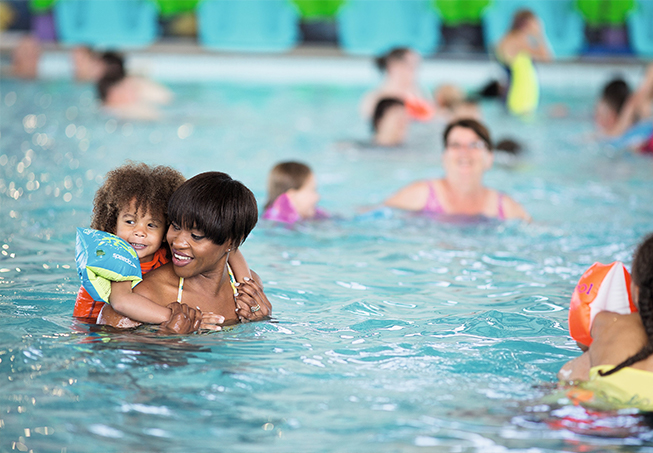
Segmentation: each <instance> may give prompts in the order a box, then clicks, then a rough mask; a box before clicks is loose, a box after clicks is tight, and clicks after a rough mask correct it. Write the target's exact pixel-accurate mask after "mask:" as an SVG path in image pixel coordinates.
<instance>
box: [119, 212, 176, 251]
mask: <svg viewBox="0 0 653 453" xmlns="http://www.w3.org/2000/svg"><path fill="white" fill-rule="evenodd" d="M135 204H136V203H135V202H134V201H132V202H131V203H130V204H129V205H128V206H125V207H124V208H122V209H121V210H120V212H118V223H117V225H116V236H118V237H120V238H122V239H124V240H125V241H127V242H129V243H130V244H131V246H132V247H134V250H136V253H137V254H138V258H139V260H140V261H141V263H145V262H147V261H151V260H152V258H154V254H155V253H156V251H157V250H159V247H161V242H163V235H164V234H165V221H164V219H163V216H162V215H159V216H155V215H152V214H151V213H150V212H148V213H143V212H142V211H138V212H137V211H136V207H135Z"/></svg>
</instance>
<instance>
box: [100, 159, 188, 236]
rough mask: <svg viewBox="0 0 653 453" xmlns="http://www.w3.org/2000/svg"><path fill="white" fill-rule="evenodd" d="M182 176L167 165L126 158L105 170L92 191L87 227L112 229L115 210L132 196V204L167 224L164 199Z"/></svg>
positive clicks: (115, 224)
mask: <svg viewBox="0 0 653 453" xmlns="http://www.w3.org/2000/svg"><path fill="white" fill-rule="evenodd" d="M185 180H186V178H184V176H183V175H182V174H181V173H180V172H178V171H177V170H175V169H174V168H171V167H166V166H163V165H159V166H156V167H151V166H149V165H146V164H144V163H137V162H127V163H126V164H125V165H122V166H120V167H118V168H115V169H113V170H111V171H110V172H109V173H107V175H106V178H105V181H104V184H102V186H101V187H100V188H99V189H98V191H97V192H96V193H95V199H94V200H93V216H92V218H91V228H94V229H96V230H101V231H106V232H108V233H115V232H116V226H117V222H118V213H119V212H120V210H121V209H123V208H124V207H126V206H129V205H130V204H131V202H132V200H134V201H135V202H136V206H135V208H136V209H137V210H138V211H140V212H142V213H143V214H145V213H148V212H149V213H150V214H152V215H157V214H159V213H160V214H161V216H162V217H163V220H164V221H165V222H166V226H167V225H168V201H169V200H170V197H171V196H172V194H173V193H174V191H175V190H177V188H178V187H179V186H181V185H182V184H183V183H184V181H185Z"/></svg>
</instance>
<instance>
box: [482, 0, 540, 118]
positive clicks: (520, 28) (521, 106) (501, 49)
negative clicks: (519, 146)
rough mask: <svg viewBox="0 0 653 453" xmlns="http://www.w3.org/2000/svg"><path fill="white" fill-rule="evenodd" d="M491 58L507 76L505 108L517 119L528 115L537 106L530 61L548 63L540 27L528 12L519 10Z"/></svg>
mask: <svg viewBox="0 0 653 453" xmlns="http://www.w3.org/2000/svg"><path fill="white" fill-rule="evenodd" d="M495 55H496V57H497V60H498V61H499V63H501V66H503V67H504V69H505V70H506V72H507V73H508V93H507V97H506V106H507V107H508V110H509V111H510V112H511V113H513V114H517V115H522V114H528V113H531V112H532V111H534V110H535V109H536V108H537V105H538V103H539V82H538V78H537V74H536V72H535V68H534V67H533V61H550V60H551V58H552V56H551V51H550V50H549V46H548V44H547V41H546V37H545V35H544V31H543V29H542V24H541V23H540V20H539V19H538V17H537V16H536V15H535V14H533V12H532V11H530V10H527V9H522V10H519V11H517V12H516V13H515V16H514V17H513V21H512V26H511V27H510V30H509V31H508V33H507V34H506V35H505V36H504V37H503V38H502V39H501V41H499V44H497V47H496V50H495Z"/></svg>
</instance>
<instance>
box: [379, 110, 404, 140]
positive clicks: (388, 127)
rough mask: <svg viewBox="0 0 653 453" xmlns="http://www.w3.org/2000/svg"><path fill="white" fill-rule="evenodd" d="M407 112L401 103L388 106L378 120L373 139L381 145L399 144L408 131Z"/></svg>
mask: <svg viewBox="0 0 653 453" xmlns="http://www.w3.org/2000/svg"><path fill="white" fill-rule="evenodd" d="M408 121H409V120H408V113H406V108H405V107H404V106H402V105H397V106H393V107H390V108H389V109H388V110H386V112H385V114H384V115H383V117H382V118H381V120H380V121H379V124H378V126H377V132H376V137H375V141H376V142H377V144H379V145H383V146H396V145H400V144H402V143H403V142H404V140H405V139H406V134H407V132H408Z"/></svg>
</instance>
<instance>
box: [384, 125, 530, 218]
mask: <svg viewBox="0 0 653 453" xmlns="http://www.w3.org/2000/svg"><path fill="white" fill-rule="evenodd" d="M443 138H444V147H445V149H444V152H443V153H442V165H443V167H444V170H445V176H444V178H441V179H433V180H429V181H417V182H414V183H412V184H410V185H408V186H406V187H404V188H403V189H401V190H399V191H398V192H397V193H395V194H394V195H392V196H391V197H390V198H388V199H387V200H386V201H385V205H386V206H389V207H391V208H399V209H405V210H407V211H418V212H422V213H426V214H444V215H458V216H484V217H489V218H497V219H499V220H507V219H522V220H526V221H529V220H530V216H529V215H528V213H527V212H526V211H525V210H524V208H522V206H521V205H520V204H519V203H517V202H516V201H515V200H513V199H512V198H510V197H509V196H508V195H505V194H503V193H501V192H498V191H496V190H493V189H488V188H487V187H485V186H484V185H483V175H484V173H485V172H486V171H487V170H489V169H490V168H491V167H492V163H493V161H494V156H493V154H492V142H491V139H490V133H489V132H488V130H487V129H486V128H485V126H483V125H482V124H481V123H479V122H478V121H476V120H473V119H460V120H457V121H454V122H452V123H449V125H448V126H447V127H446V129H445V131H444V137H443Z"/></svg>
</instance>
